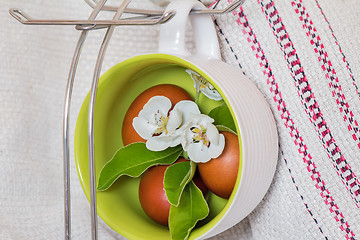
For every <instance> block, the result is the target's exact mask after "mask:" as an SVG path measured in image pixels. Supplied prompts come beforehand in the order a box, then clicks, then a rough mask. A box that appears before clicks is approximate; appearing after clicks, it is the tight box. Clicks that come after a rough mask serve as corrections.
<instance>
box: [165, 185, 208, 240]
mask: <svg viewBox="0 0 360 240" xmlns="http://www.w3.org/2000/svg"><path fill="white" fill-rule="evenodd" d="M208 214H209V207H208V205H207V203H206V200H205V198H204V196H203V194H202V192H201V190H200V189H199V188H198V187H197V186H196V185H195V183H194V182H193V181H191V182H190V183H189V184H188V185H186V187H185V189H184V191H183V193H182V195H181V199H180V204H179V206H177V207H176V206H174V205H171V206H170V214H169V229H170V234H171V238H172V239H173V240H184V239H188V237H189V235H190V232H191V230H192V229H193V228H194V227H195V225H196V223H197V222H198V221H199V220H202V219H204V218H206V216H207V215H208Z"/></svg>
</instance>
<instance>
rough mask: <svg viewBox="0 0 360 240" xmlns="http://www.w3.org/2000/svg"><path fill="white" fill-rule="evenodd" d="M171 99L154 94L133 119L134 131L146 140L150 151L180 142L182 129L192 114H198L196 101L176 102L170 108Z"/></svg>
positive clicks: (163, 148)
mask: <svg viewBox="0 0 360 240" xmlns="http://www.w3.org/2000/svg"><path fill="white" fill-rule="evenodd" d="M171 106H172V104H171V101H170V99H168V98H167V97H164V96H154V97H152V98H150V100H149V101H148V102H147V103H146V104H145V105H144V107H143V109H142V110H141V111H140V113H139V115H138V117H135V118H134V119H133V127H134V129H135V131H136V132H137V133H138V134H139V135H140V137H142V138H143V139H145V140H147V141H146V147H147V148H148V149H149V150H151V151H162V150H165V149H166V148H168V147H174V146H176V145H179V144H180V141H181V135H182V129H181V128H180V127H181V126H182V125H183V124H184V123H185V122H186V121H188V120H189V119H190V118H191V115H192V114H200V110H199V107H198V106H197V104H196V103H194V102H193V101H189V100H183V101H180V102H178V103H177V104H176V105H175V106H174V109H173V110H171V111H170V112H169V110H170V109H171Z"/></svg>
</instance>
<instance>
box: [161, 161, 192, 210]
mask: <svg viewBox="0 0 360 240" xmlns="http://www.w3.org/2000/svg"><path fill="white" fill-rule="evenodd" d="M195 169H196V164H195V163H194V162H193V161H187V162H179V163H175V164H174V165H171V166H169V167H168V168H167V169H166V171H165V176H164V189H165V193H166V197H167V199H168V201H169V203H170V204H172V205H175V206H178V205H179V202H180V197H181V194H182V192H183V191H184V188H185V186H186V185H187V184H188V183H189V182H190V181H191V179H192V178H193V176H194V173H195Z"/></svg>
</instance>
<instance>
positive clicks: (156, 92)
mask: <svg viewBox="0 0 360 240" xmlns="http://www.w3.org/2000/svg"><path fill="white" fill-rule="evenodd" d="M154 96H165V97H167V98H169V99H170V101H171V103H172V105H173V106H174V105H175V104H176V103H177V102H179V101H181V100H193V99H192V97H191V96H190V95H189V94H188V93H187V92H186V91H185V90H184V89H182V88H180V87H178V86H175V85H171V84H161V85H157V86H154V87H151V88H149V89H147V90H145V91H144V92H142V93H141V94H140V95H139V96H138V97H137V98H136V99H135V100H134V101H133V102H132V104H131V105H130V107H129V109H128V111H127V112H126V115H125V117H124V122H123V126H122V139H123V143H124V146H126V145H128V144H130V143H134V142H145V140H144V139H143V138H141V137H140V136H139V135H138V134H137V132H136V131H135V129H134V128H133V126H132V122H133V119H134V118H135V117H137V116H138V115H139V112H140V111H141V109H142V108H143V107H144V105H145V104H146V103H147V102H148V101H149V99H150V98H152V97H154Z"/></svg>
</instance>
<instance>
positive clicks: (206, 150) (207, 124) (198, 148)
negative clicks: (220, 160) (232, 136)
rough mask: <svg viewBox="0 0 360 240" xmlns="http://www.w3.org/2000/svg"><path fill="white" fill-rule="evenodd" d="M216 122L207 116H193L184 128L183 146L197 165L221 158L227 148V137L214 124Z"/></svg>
mask: <svg viewBox="0 0 360 240" xmlns="http://www.w3.org/2000/svg"><path fill="white" fill-rule="evenodd" d="M213 122H214V120H213V119H212V118H210V117H209V116H207V115H204V114H197V115H195V114H194V115H193V116H192V119H191V120H190V121H188V122H187V123H186V124H185V125H184V126H183V127H182V129H183V137H182V139H181V145H182V146H183V149H184V151H186V152H187V154H188V155H189V158H190V160H192V161H194V162H196V163H200V162H201V163H204V162H208V161H209V160H210V159H212V158H217V157H218V156H220V154H221V153H222V151H223V150H224V147H225V137H224V135H223V134H220V133H219V131H218V130H217V128H216V127H215V126H214V125H213V124H212V123H213Z"/></svg>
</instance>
